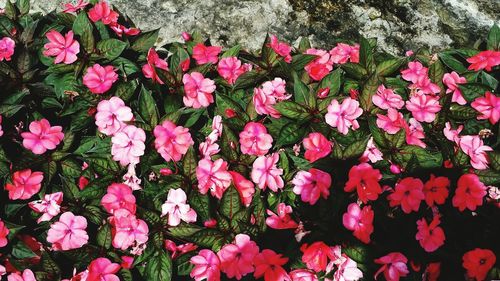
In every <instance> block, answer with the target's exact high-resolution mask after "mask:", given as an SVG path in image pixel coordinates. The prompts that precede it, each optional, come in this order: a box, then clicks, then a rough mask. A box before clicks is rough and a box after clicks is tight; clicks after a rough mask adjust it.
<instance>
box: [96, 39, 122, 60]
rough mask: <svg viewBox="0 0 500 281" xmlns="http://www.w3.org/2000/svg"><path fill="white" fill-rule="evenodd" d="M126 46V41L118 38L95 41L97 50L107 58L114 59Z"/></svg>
mask: <svg viewBox="0 0 500 281" xmlns="http://www.w3.org/2000/svg"><path fill="white" fill-rule="evenodd" d="M126 48H127V43H126V42H123V41H120V40H118V39H114V38H111V39H105V40H102V41H100V42H99V43H97V51H99V53H100V54H101V55H103V56H104V57H105V58H107V59H108V60H114V59H116V58H117V57H119V56H120V55H121V53H122V52H123V51H124V50H125V49H126Z"/></svg>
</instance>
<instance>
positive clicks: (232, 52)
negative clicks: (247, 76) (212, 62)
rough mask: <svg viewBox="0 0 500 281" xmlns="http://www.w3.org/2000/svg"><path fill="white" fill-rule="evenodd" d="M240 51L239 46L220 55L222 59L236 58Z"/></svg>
mask: <svg viewBox="0 0 500 281" xmlns="http://www.w3.org/2000/svg"><path fill="white" fill-rule="evenodd" d="M240 50H241V46H240V45H236V46H234V47H232V48H231V49H229V50H227V51H225V52H224V53H223V54H222V57H223V58H228V57H237V56H238V54H239V53H240Z"/></svg>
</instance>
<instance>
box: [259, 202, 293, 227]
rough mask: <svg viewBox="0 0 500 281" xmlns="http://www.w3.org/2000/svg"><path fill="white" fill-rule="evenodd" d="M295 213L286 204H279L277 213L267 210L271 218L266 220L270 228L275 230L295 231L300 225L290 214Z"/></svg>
mask: <svg viewBox="0 0 500 281" xmlns="http://www.w3.org/2000/svg"><path fill="white" fill-rule="evenodd" d="M292 212H293V210H292V207H291V206H287V205H285V203H279V204H278V206H277V207H276V213H274V212H273V211H271V210H267V211H266V213H267V215H268V216H269V217H268V218H266V224H267V226H269V227H270V228H274V229H295V228H297V227H298V226H299V225H298V223H297V222H295V221H294V220H293V219H292V217H291V216H290V214H291V213H292Z"/></svg>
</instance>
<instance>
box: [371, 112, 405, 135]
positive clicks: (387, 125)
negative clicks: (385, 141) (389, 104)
mask: <svg viewBox="0 0 500 281" xmlns="http://www.w3.org/2000/svg"><path fill="white" fill-rule="evenodd" d="M405 125H406V121H405V119H404V117H403V114H402V113H400V112H398V111H397V110H396V109H393V108H389V109H388V110H387V115H382V114H377V126H378V127H379V128H380V129H382V130H384V131H385V132H386V133H388V134H391V135H393V134H396V133H397V132H399V130H401V129H402V128H404V127H405Z"/></svg>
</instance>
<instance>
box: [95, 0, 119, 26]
mask: <svg viewBox="0 0 500 281" xmlns="http://www.w3.org/2000/svg"><path fill="white" fill-rule="evenodd" d="M118 16H119V15H118V13H117V12H115V11H113V10H111V7H110V6H109V4H108V3H107V2H106V1H100V2H99V3H97V4H95V5H94V7H93V8H92V9H90V10H89V18H90V20H92V21H93V22H98V21H102V23H104V24H106V25H108V24H112V23H116V22H117V21H118Z"/></svg>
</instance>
